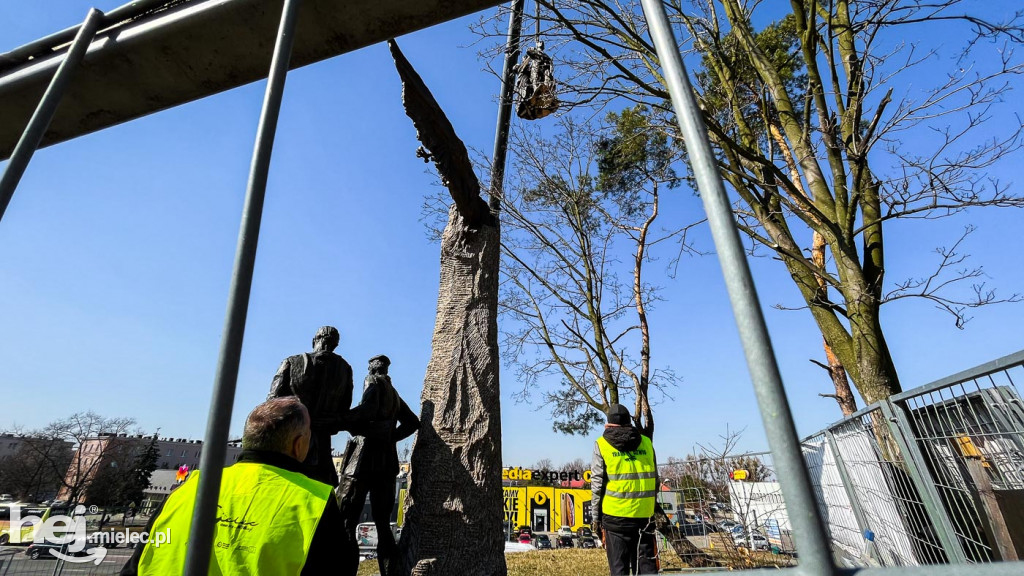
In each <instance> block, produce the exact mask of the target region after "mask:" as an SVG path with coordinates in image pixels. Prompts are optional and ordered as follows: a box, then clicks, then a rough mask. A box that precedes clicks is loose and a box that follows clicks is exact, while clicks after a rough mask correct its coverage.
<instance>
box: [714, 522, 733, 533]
mask: <svg viewBox="0 0 1024 576" xmlns="http://www.w3.org/2000/svg"><path fill="white" fill-rule="evenodd" d="M733 526H736V523H735V522H733V521H732V520H722V521H721V522H719V523H718V529H719V530H721V531H722V532H729V531H731V530H732V527H733Z"/></svg>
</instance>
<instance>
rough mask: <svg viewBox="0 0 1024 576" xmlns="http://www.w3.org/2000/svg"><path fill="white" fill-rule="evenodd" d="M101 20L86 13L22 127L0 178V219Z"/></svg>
mask: <svg viewBox="0 0 1024 576" xmlns="http://www.w3.org/2000/svg"><path fill="white" fill-rule="evenodd" d="M102 20H103V12H100V11H99V10H97V9H95V8H91V9H90V10H89V13H88V14H87V15H86V17H85V22H83V23H82V26H81V27H80V28H79V29H78V34H77V35H76V36H75V41H74V42H73V43H72V44H71V48H70V49H69V50H68V53H67V56H65V57H64V61H63V62H61V63H60V66H58V67H57V72H55V73H54V75H53V79H52V80H50V85H49V86H48V87H47V88H46V92H44V93H43V98H42V99H41V100H40V101H39V105H38V106H36V111H35V112H34V113H33V114H32V118H31V119H30V120H29V121H28V126H26V127H25V131H24V132H23V133H22V134H21V139H20V140H18V144H17V146H15V147H14V152H13V153H12V154H11V159H10V161H9V162H8V163H7V168H6V169H5V170H4V175H3V177H2V178H0V220H3V217H4V212H6V211H7V205H8V204H10V202H11V197H12V196H14V189H15V188H17V187H18V182H21V177H22V175H24V174H25V169H26V168H28V163H29V161H30V160H32V155H33V154H35V153H36V148H38V147H39V142H40V141H41V140H42V139H43V134H45V133H46V129H47V128H49V126H50V122H51V121H52V120H53V115H54V113H56V112H57V105H59V104H60V99H61V97H63V96H64V90H65V89H67V86H68V83H69V82H70V81H71V76H72V75H73V74H74V73H75V70H77V69H78V65H79V64H81V63H82V58H84V57H85V52H86V50H88V48H89V44H91V43H92V37H93V36H94V35H95V34H96V29H97V28H98V27H99V25H100V22H101V21H102Z"/></svg>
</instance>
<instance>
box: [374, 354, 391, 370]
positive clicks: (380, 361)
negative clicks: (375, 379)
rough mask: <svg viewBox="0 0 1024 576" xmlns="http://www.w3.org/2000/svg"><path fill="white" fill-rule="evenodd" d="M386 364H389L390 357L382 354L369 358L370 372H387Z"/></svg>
mask: <svg viewBox="0 0 1024 576" xmlns="http://www.w3.org/2000/svg"><path fill="white" fill-rule="evenodd" d="M388 366H391V359H390V358H388V357H387V356H385V355H383V354H380V355H378V356H374V357H373V358H370V374H387V373H388Z"/></svg>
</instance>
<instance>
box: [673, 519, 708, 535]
mask: <svg viewBox="0 0 1024 576" xmlns="http://www.w3.org/2000/svg"><path fill="white" fill-rule="evenodd" d="M679 530H680V532H682V533H683V535H685V536H704V535H705V534H711V533H712V532H718V529H717V528H715V525H714V524H706V523H704V522H686V523H684V524H679Z"/></svg>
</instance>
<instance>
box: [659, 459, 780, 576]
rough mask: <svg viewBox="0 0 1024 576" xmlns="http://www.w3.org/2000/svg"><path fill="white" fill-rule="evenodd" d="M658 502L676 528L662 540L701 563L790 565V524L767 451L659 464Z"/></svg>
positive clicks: (685, 557) (687, 560)
mask: <svg viewBox="0 0 1024 576" xmlns="http://www.w3.org/2000/svg"><path fill="white" fill-rule="evenodd" d="M661 474H662V478H663V479H664V480H665V482H666V484H667V486H668V487H669V490H663V491H662V492H661V494H659V496H658V501H659V504H660V506H661V508H662V510H664V511H665V514H666V516H667V517H668V519H669V521H670V522H671V524H672V526H673V528H674V530H673V531H671V532H667V531H665V530H662V534H664V535H666V539H665V541H664V542H663V545H664V546H665V547H671V548H672V549H673V550H674V551H675V553H676V554H677V555H678V556H679V557H680V559H681V560H682V561H683V562H684V563H686V564H688V565H690V566H699V567H701V568H708V567H718V568H722V569H735V568H758V567H766V566H777V567H782V566H790V565H794V564H795V563H796V559H795V556H794V552H795V547H794V545H793V538H792V528H791V526H790V522H789V517H788V514H787V511H786V506H785V502H784V501H783V498H782V492H781V490H780V487H779V484H778V482H777V481H776V477H775V467H774V465H773V463H772V458H771V454H769V453H757V454H739V455H730V454H708V453H704V454H701V455H696V454H695V455H692V456H690V457H688V458H686V459H684V460H672V461H670V462H669V463H668V464H666V465H664V466H662V469H661Z"/></svg>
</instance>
